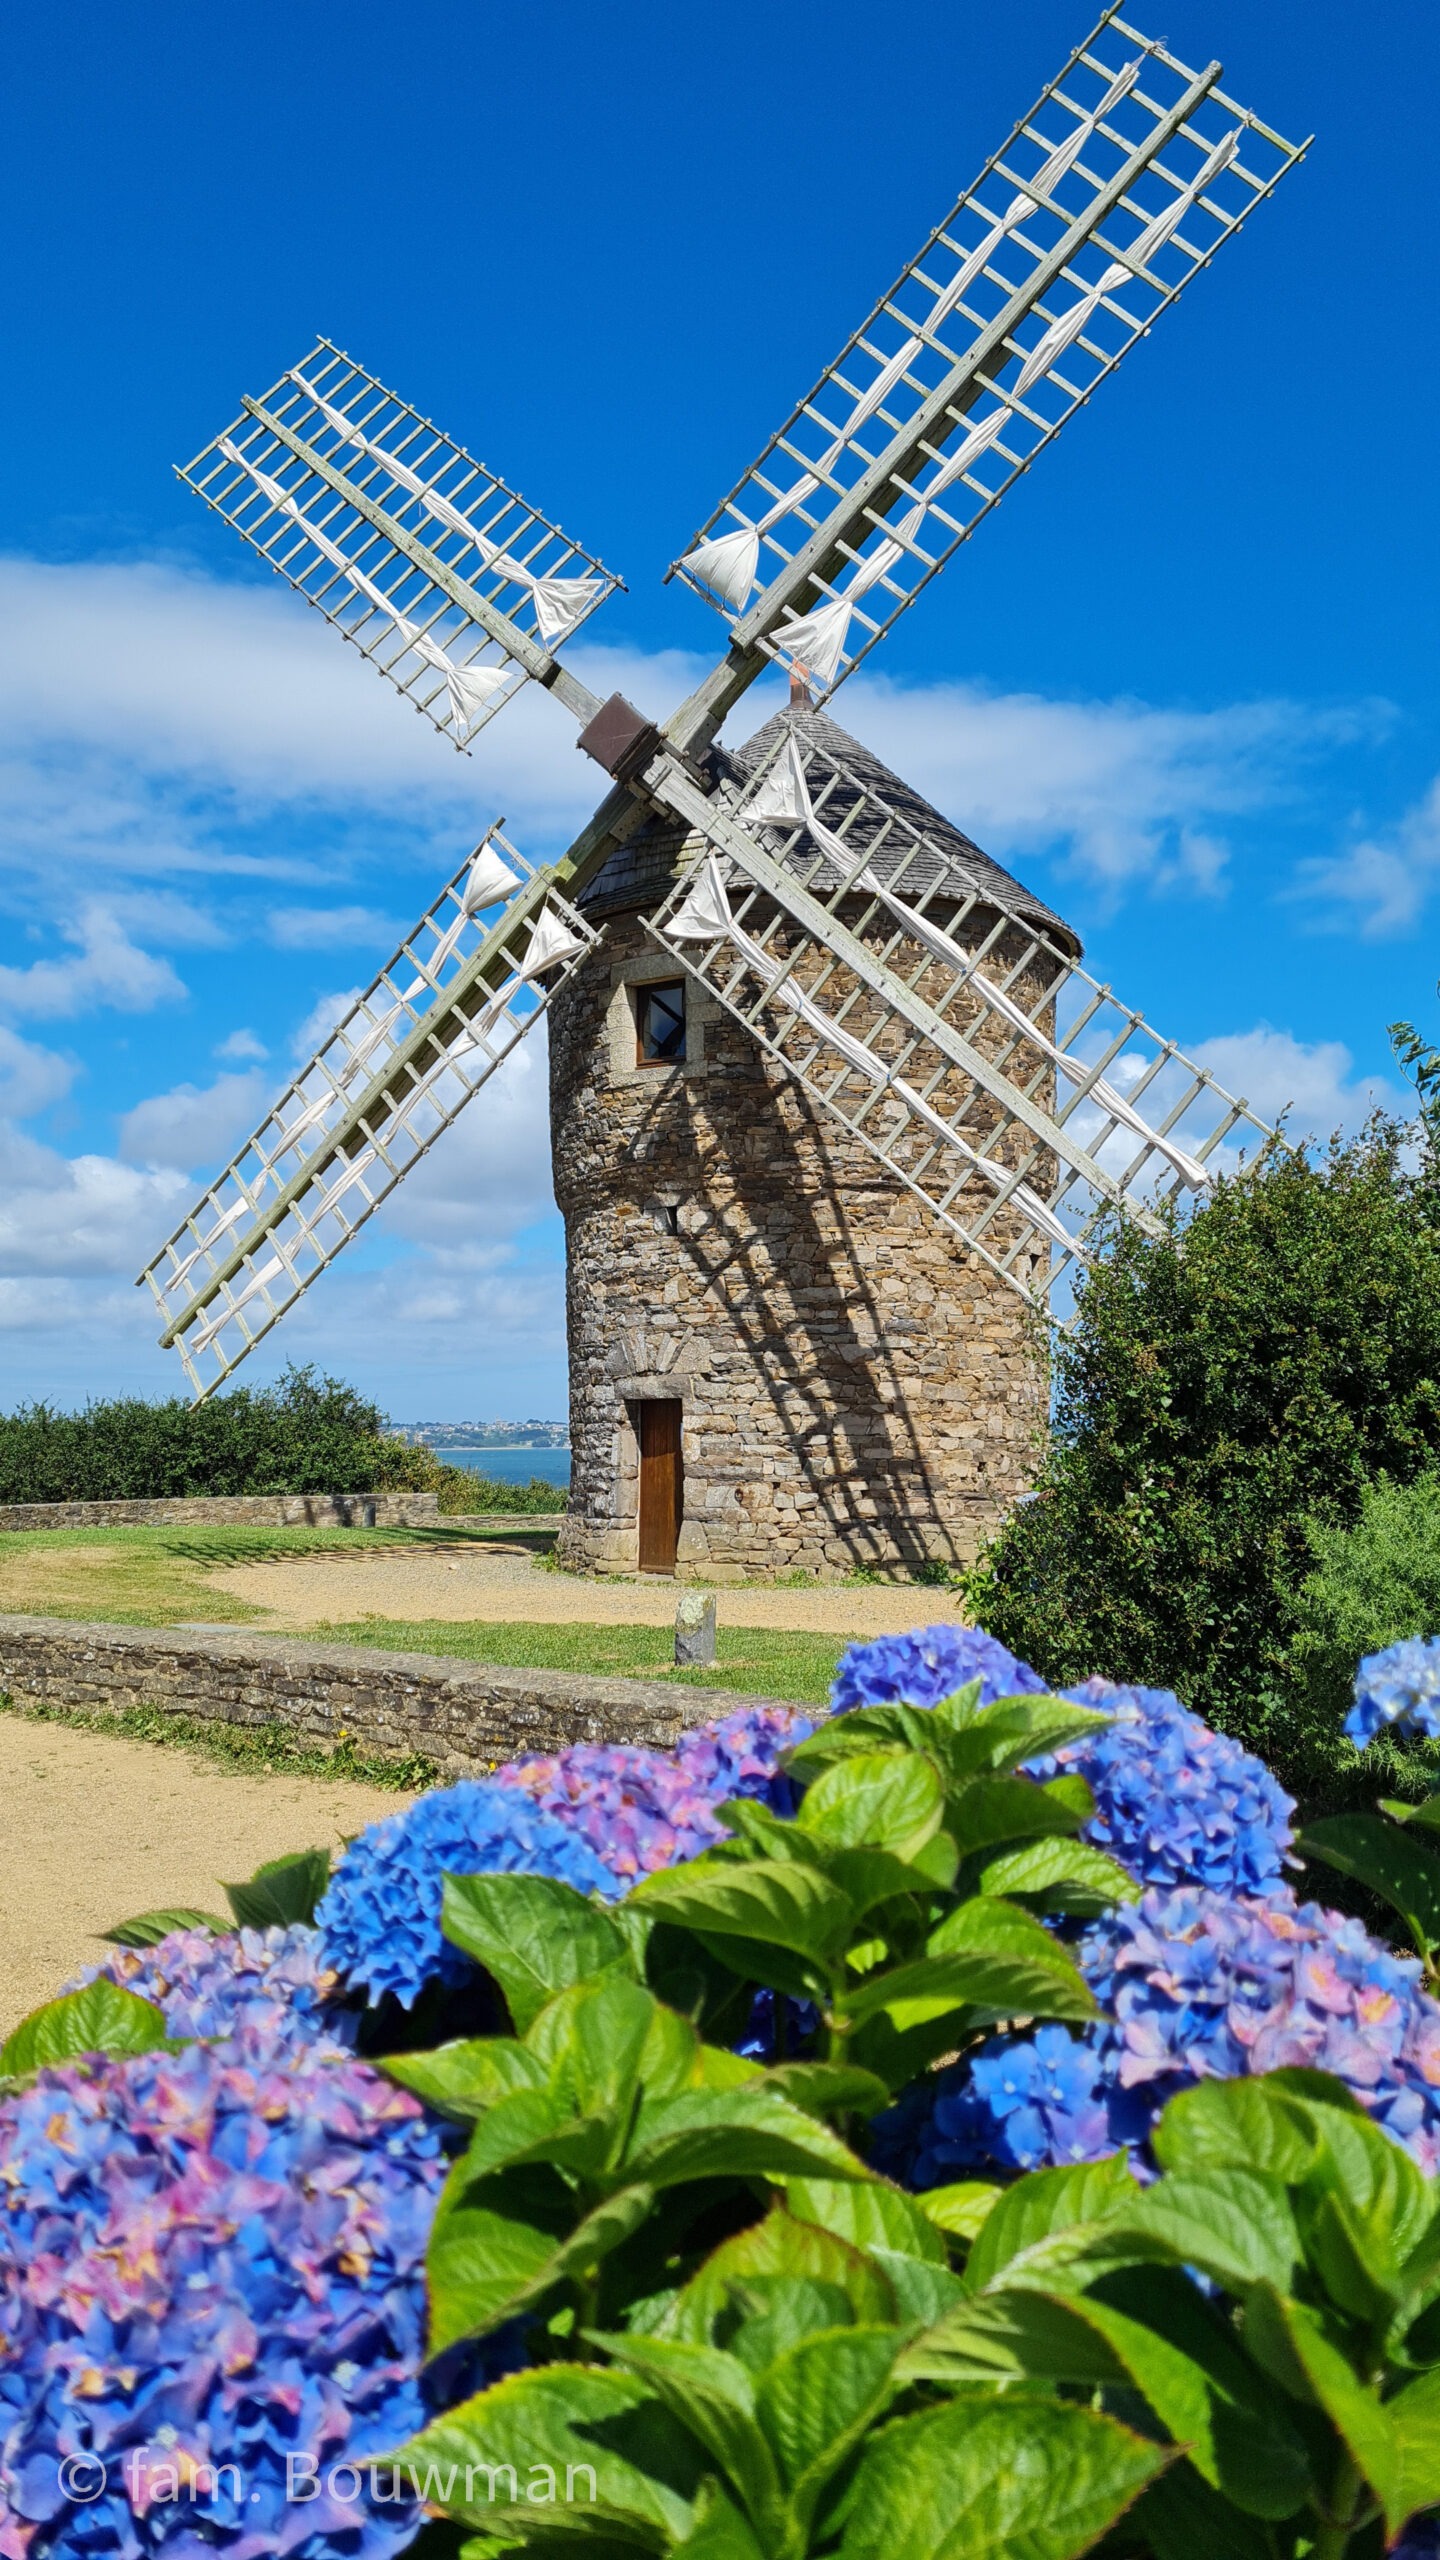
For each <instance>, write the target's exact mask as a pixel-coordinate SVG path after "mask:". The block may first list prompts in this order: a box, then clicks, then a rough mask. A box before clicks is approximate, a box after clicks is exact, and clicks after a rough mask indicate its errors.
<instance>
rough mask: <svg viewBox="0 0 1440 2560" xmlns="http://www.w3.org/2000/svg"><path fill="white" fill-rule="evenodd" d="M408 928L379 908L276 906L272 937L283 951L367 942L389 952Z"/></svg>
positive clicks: (273, 916)
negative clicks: (397, 922)
mask: <svg viewBox="0 0 1440 2560" xmlns="http://www.w3.org/2000/svg"><path fill="white" fill-rule="evenodd" d="M403 930H404V927H403V926H401V927H397V926H396V925H395V923H394V921H393V919H392V918H391V917H389V916H386V915H382V914H381V912H380V910H379V908H378V907H272V908H271V910H270V915H269V932H270V939H271V941H272V942H273V943H275V944H276V945H277V946H278V948H279V949H280V950H281V951H331V950H334V949H335V948H336V947H337V946H338V945H343V944H345V943H351V942H363V943H366V944H368V945H370V946H371V947H373V948H374V949H377V950H380V949H383V950H385V951H389V950H390V949H391V948H392V947H393V945H394V944H395V943H397V942H398V941H399V939H400V934H401V932H403Z"/></svg>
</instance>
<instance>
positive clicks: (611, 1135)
mask: <svg viewBox="0 0 1440 2560" xmlns="http://www.w3.org/2000/svg"><path fill="white" fill-rule="evenodd" d="M675 975H676V970H675V967H674V964H673V962H669V963H667V961H666V958H665V955H664V953H663V952H661V951H659V950H658V949H657V948H656V946H655V945H654V943H653V942H651V941H650V940H649V938H648V936H646V934H645V933H644V931H643V928H642V926H641V924H640V922H639V919H638V918H637V917H634V916H620V917H616V918H615V919H614V920H613V921H612V923H611V925H610V929H609V932H608V933H607V936H606V940H605V942H604V944H603V945H602V947H601V950H600V952H599V953H598V955H597V956H596V958H595V959H594V960H593V961H592V962H591V963H589V964H588V966H587V967H585V968H583V969H582V970H580V971H579V972H578V973H577V975H576V977H575V978H574V979H573V980H572V981H571V982H570V985H569V986H568V987H567V988H566V990H565V991H564V993H563V995H562V996H561V997H560V998H558V999H557V1000H556V1003H555V1005H554V1006H553V1008H552V1012H551V1035H550V1053H551V1116H552V1128H553V1137H554V1162H555V1182H556V1194H557V1198H558V1200H559V1204H560V1207H561V1209H562V1211H563V1213H564V1216H565V1224H566V1242H567V1259H568V1291H569V1332H570V1377H571V1390H570V1392H571V1492H570V1512H569V1516H568V1518H567V1520H566V1523H565V1525H564V1527H563V1529H562V1531H561V1537H560V1554H561V1556H562V1559H563V1560H564V1561H565V1562H567V1563H570V1564H573V1565H577V1566H585V1567H590V1568H592V1569H598V1570H600V1571H602V1572H633V1571H634V1569H635V1562H636V1520H637V1503H638V1449H637V1443H636V1437H635V1430H634V1415H633V1407H634V1405H635V1403H636V1402H637V1401H639V1400H641V1399H644V1398H648V1397H667V1396H669V1397H678V1398H679V1399H680V1401H681V1403H682V1406H683V1422H682V1434H683V1465H684V1478H685V1524H684V1528H683V1530H682V1533H681V1539H680V1550H679V1570H680V1571H681V1573H682V1574H687V1575H691V1576H694V1577H697V1578H703V1579H705V1580H708V1581H713V1582H735V1581H739V1580H741V1579H742V1578H749V1577H756V1578H769V1577H773V1576H774V1575H776V1574H777V1573H782V1572H786V1571H797V1570H798V1571H801V1572H805V1573H810V1574H815V1575H817V1576H822V1577H823V1576H834V1575H837V1574H840V1573H844V1572H846V1571H849V1570H851V1569H853V1568H854V1567H856V1566H857V1565H878V1566H882V1567H883V1566H886V1565H895V1564H907V1565H911V1566H913V1565H915V1564H916V1563H919V1562H922V1561H924V1560H925V1559H927V1558H931V1557H939V1558H943V1559H945V1560H947V1561H966V1560H968V1559H969V1558H970V1557H972V1556H973V1554H974V1552H975V1550H976V1547H977V1546H978V1544H979V1542H980V1540H981V1538H982V1537H983V1536H984V1534H985V1533H986V1531H987V1530H988V1529H989V1528H990V1527H991V1525H992V1524H993V1523H994V1522H995V1520H996V1519H997V1518H998V1517H999V1515H1000V1514H1001V1513H1002V1512H1003V1511H1004V1510H1005V1509H1006V1508H1007V1507H1008V1506H1009V1504H1010V1503H1011V1502H1013V1500H1014V1498H1015V1496H1016V1495H1017V1494H1018V1493H1020V1492H1021V1491H1023V1490H1024V1488H1025V1486H1026V1484H1027V1482H1028V1480H1029V1476H1030V1474H1031V1472H1032V1470H1033V1463H1034V1447H1035V1439H1036V1435H1037V1431H1038V1429H1039V1428H1040V1426H1041V1424H1042V1422H1043V1411H1044V1406H1043V1393H1044V1390H1043V1374H1042V1371H1041V1368H1040V1366H1039V1364H1038V1362H1037V1360H1036V1357H1035V1349H1034V1342H1033V1336H1032V1333H1031V1330H1030V1319H1029V1318H1028V1316H1027V1313H1026V1310H1025V1308H1024V1305H1023V1303H1022V1302H1021V1300H1020V1299H1019V1298H1018V1297H1016V1296H1015V1295H1014V1293H1013V1292H1012V1291H1011V1290H1009V1289H1008V1288H1006V1286H1005V1285H1004V1283H1003V1282H1001V1281H999V1280H998V1279H996V1278H995V1277H994V1276H993V1275H992V1274H991V1273H990V1272H989V1271H988V1270H987V1269H986V1268H985V1266H984V1265H982V1264H981V1263H980V1262H978V1261H977V1260H976V1259H974V1257H972V1256H969V1255H966V1254H965V1253H964V1252H963V1251H962V1250H961V1249H960V1248H959V1247H958V1246H957V1245H954V1244H952V1243H951V1242H950V1241H949V1240H948V1238H947V1237H946V1235H945V1233H944V1231H943V1230H942V1229H941V1228H940V1227H939V1226H938V1224H937V1223H936V1221H935V1220H934V1219H933V1218H932V1217H931V1215H930V1214H929V1212H928V1211H927V1210H926V1209H924V1208H923V1207H922V1206H921V1204H920V1203H919V1201H917V1200H916V1199H915V1198H914V1197H913V1195H912V1194H910V1193H909V1192H907V1191H906V1190H905V1189H904V1187H903V1186H902V1185H901V1184H900V1183H898V1182H897V1181H895V1180H894V1179H893V1178H892V1177H890V1176H889V1175H887V1174H886V1173H885V1172H884V1170H883V1169H882V1168H881V1167H880V1166H879V1164H878V1163H877V1162H876V1160H875V1159H874V1158H873V1157H872V1156H871V1155H870V1154H869V1153H868V1151H867V1150H866V1149H864V1148H862V1147H861V1146H859V1145H858V1144H856V1143H854V1142H852V1141H850V1140H847V1139H845V1138H844V1137H843V1135H837V1134H836V1132H835V1124H834V1123H833V1122H828V1121H827V1122H825V1123H824V1124H823V1125H822V1124H821V1122H820V1120H819V1119H818V1117H817V1113H816V1110H815V1107H814V1106H813V1105H812V1104H811V1103H810V1101H809V1100H808V1098H807V1097H806V1095H805V1094H804V1092H803V1091H802V1090H801V1089H800V1087H799V1086H797V1085H796V1084H795V1083H794V1082H793V1080H792V1079H791V1078H790V1077H788V1076H786V1075H785V1074H784V1072H783V1071H782V1070H781V1069H780V1068H779V1067H778V1066H776V1065H775V1064H774V1063H773V1062H772V1061H771V1060H769V1059H768V1058H767V1057H766V1056H765V1054H764V1052H763V1051H762V1050H761V1049H760V1048H759V1047H758V1046H757V1044H756V1043H755V1042H754V1041H753V1040H751V1039H750V1037H749V1036H748V1034H747V1033H746V1032H744V1031H743V1030H742V1029H741V1027H740V1026H739V1025H738V1024H736V1023H734V1022H732V1021H731V1020H730V1018H729V1017H728V1016H727V1015H726V1014H725V1013H724V1012H723V1011H722V1009H721V1008H720V1007H719V1006H718V1005H717V1004H715V1003H714V1002H713V1000H710V999H707V998H704V997H701V998H699V999H698V1011H697V1003H696V994H695V989H694V987H693V985H692V986H691V988H690V989H689V1000H690V1005H691V1013H690V1021H691V1026H692V1037H693V1033H694V1032H698V1035H699V1037H698V1043H696V1044H695V1045H697V1046H698V1051H699V1054H698V1056H692V1057H691V1058H690V1059H689V1060H688V1061H687V1064H686V1065H685V1066H682V1067H677V1068H670V1069H650V1070H645V1069H638V1068H636V1067H635V1065H634V1063H633V1060H634V1029H633V1011H632V1010H631V1003H632V996H631V990H632V989H633V987H634V985H635V984H636V983H638V982H640V981H642V980H643V979H645V978H649V979H651V980H654V979H657V978H673V977H674V976H675ZM672 1212H673V1225H674V1228H675V1230H676V1231H675V1232H671V1226H672V1216H671V1213H672Z"/></svg>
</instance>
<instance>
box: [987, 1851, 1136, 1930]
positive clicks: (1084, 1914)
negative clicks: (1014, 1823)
mask: <svg viewBox="0 0 1440 2560" xmlns="http://www.w3.org/2000/svg"><path fill="white" fill-rule="evenodd" d="M976 1882H977V1884H978V1885H979V1888H980V1891H981V1892H982V1893H986V1894H1002V1893H1033V1894H1039V1895H1041V1896H1043V1897H1044V1906H1043V1907H1044V1908H1045V1909H1046V1910H1047V1911H1066V1912H1070V1913H1074V1914H1077V1915H1079V1916H1080V1917H1081V1918H1085V1919H1089V1918H1090V1917H1092V1916H1093V1915H1094V1914H1096V1913H1098V1912H1101V1911H1109V1910H1111V1909H1112V1908H1113V1906H1114V1905H1115V1904H1116V1903H1117V1902H1138V1901H1139V1899H1140V1890H1141V1888H1140V1886H1139V1885H1138V1884H1137V1882H1136V1880H1135V1878H1134V1876H1132V1875H1131V1874H1130V1872H1129V1870H1128V1868H1126V1867H1122V1866H1121V1864H1120V1861H1119V1859H1118V1858H1111V1857H1107V1856H1106V1853H1105V1851H1104V1850H1103V1849H1092V1848H1091V1847H1090V1844H1089V1842H1088V1841H1085V1840H1064V1839H1058V1838H1056V1839H1049V1840H1031V1841H1028V1842H1027V1843H1026V1845H1025V1847H1024V1848H1023V1849H1005V1850H1002V1851H1001V1853H1000V1855H999V1857H998V1858H988V1859H986V1860H985V1861H984V1863H983V1864H982V1865H981V1866H980V1867H979V1868H978V1870H977V1873H976Z"/></svg>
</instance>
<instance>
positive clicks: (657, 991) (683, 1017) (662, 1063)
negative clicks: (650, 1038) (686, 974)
mask: <svg viewBox="0 0 1440 2560" xmlns="http://www.w3.org/2000/svg"><path fill="white" fill-rule="evenodd" d="M657 996H678V997H679V999H680V1008H679V1026H678V1028H679V1047H678V1048H677V1049H675V1050H673V1051H672V1052H671V1054H670V1055H669V1056H668V1057H663V1056H647V1055H646V1051H645V1039H646V1033H647V1029H648V1021H649V1011H650V1007H651V1005H652V1004H653V1003H654V1001H655V999H656V997H657ZM689 1012H690V1009H689V1006H688V1004H687V1002H686V997H685V980H684V979H683V978H647V979H644V980H642V981H641V982H640V983H639V984H638V985H637V986H636V989H635V1064H636V1066H637V1067H645V1068H654V1067H683V1066H684V1065H685V1064H686V1059H687V1052H688V1048H689V1031H690V1021H689Z"/></svg>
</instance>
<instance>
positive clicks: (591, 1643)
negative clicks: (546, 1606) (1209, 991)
mask: <svg viewBox="0 0 1440 2560" xmlns="http://www.w3.org/2000/svg"><path fill="white" fill-rule="evenodd" d="M311 1632H312V1633H313V1635H314V1636H315V1638H316V1640H317V1641H318V1642H327V1643H334V1642H335V1641H336V1640H337V1639H338V1640H339V1641H340V1642H342V1643H345V1644H373V1645H381V1646H383V1647H384V1648H385V1649H386V1651H387V1652H391V1653H441V1654H449V1655H450V1656H452V1657H453V1658H454V1659H455V1660H456V1661H459V1662H493V1663H498V1664H501V1665H503V1666H505V1667H506V1668H509V1669H513V1670H522V1671H530V1670H534V1671H590V1672H596V1673H615V1674H618V1675H621V1676H623V1677H624V1678H626V1679H629V1680H666V1681H671V1682H673V1683H675V1684H676V1685H677V1686H679V1687H682V1688H686V1689H746V1690H749V1691H751V1692H752V1693H757V1694H759V1695H760V1696H762V1697H766V1698H793V1699H794V1700H796V1701H797V1703H799V1704H803V1705H807V1706H808V1705H820V1704H822V1703H823V1701H824V1700H825V1698H826V1697H827V1696H828V1695H829V1691H830V1683H831V1681H832V1680H833V1679H834V1677H835V1665H836V1663H837V1662H838V1661H839V1659H840V1656H841V1654H842V1653H843V1652H844V1650H845V1647H846V1645H847V1643H848V1642H849V1638H848V1637H846V1636H819V1635H795V1634H790V1633H788V1632H786V1631H782V1630H780V1629H777V1628H772V1627H724V1626H722V1627H721V1628H720V1629H719V1631H718V1634H717V1638H716V1654H717V1657H718V1658H717V1660H716V1663H715V1666H714V1668H713V1670H709V1671H677V1670H676V1668H675V1664H674V1660H673V1658H672V1645H673V1638H672V1635H671V1631H670V1629H669V1628H668V1627H592V1626H586V1625H584V1624H583V1623H579V1622H575V1623H570V1624H567V1625H564V1626H544V1625H535V1624H531V1623H526V1622H524V1621H514V1620H504V1621H502V1622H500V1623H499V1624H498V1625H488V1626H487V1625H485V1624H484V1623H483V1622H481V1621H476V1620H465V1621H462V1622H459V1623H456V1622H454V1621H452V1620H447V1619H436V1618H429V1619H420V1620H417V1621H415V1622H413V1623H407V1622H406V1621H404V1620H402V1619H398V1618H361V1619H359V1620H358V1621H356V1622H354V1623H352V1624H350V1625H348V1626H323V1627H315V1628H313V1629H312V1630H311Z"/></svg>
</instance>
